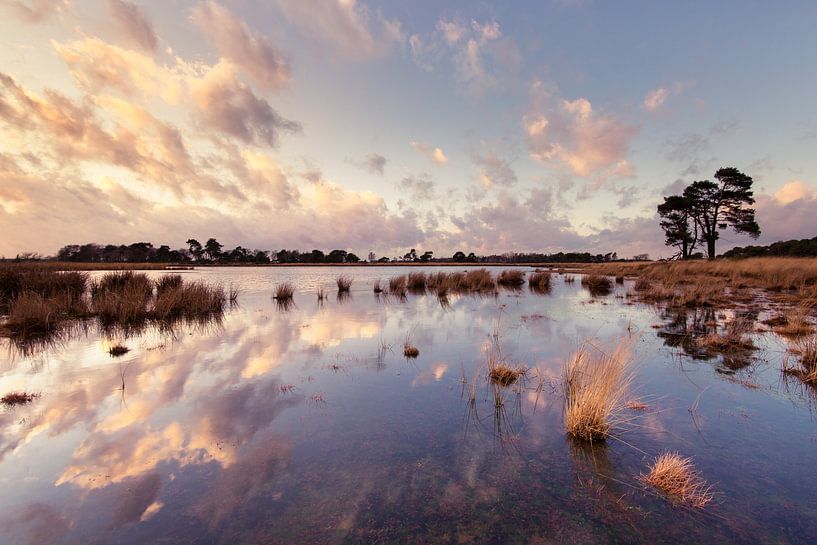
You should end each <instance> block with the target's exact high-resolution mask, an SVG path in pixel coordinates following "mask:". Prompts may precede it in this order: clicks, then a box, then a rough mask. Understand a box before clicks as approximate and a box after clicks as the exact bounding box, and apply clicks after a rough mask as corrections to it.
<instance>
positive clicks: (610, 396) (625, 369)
mask: <svg viewBox="0 0 817 545" xmlns="http://www.w3.org/2000/svg"><path fill="white" fill-rule="evenodd" d="M631 348H632V339H631V338H625V339H622V340H621V341H620V342H619V343H618V345H617V346H616V347H615V349H614V350H613V351H612V352H605V351H602V350H600V349H599V348H597V347H594V346H592V345H590V344H589V343H585V344H584V345H582V346H581V347H579V349H578V350H577V351H576V352H575V353H574V354H573V355H572V357H571V358H570V359H569V360H568V361H567V364H566V365H565V368H564V371H563V385H564V397H565V404H564V423H565V428H566V430H567V433H568V434H569V435H571V436H572V437H575V438H576V439H581V440H584V441H590V442H593V441H604V440H605V439H606V438H607V437H609V436H610V435H611V433H612V431H613V430H614V429H615V428H616V426H617V425H619V424H620V423H623V422H624V421H625V419H624V418H623V416H622V408H623V405H624V399H625V398H626V397H627V392H628V390H629V386H630V384H631V383H632V381H633V377H634V373H633V371H632V370H631V365H632V357H631Z"/></svg>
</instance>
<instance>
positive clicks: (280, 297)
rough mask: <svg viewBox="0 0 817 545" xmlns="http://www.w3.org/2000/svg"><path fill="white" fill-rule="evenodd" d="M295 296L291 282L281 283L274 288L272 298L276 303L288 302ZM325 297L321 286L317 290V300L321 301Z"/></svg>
mask: <svg viewBox="0 0 817 545" xmlns="http://www.w3.org/2000/svg"><path fill="white" fill-rule="evenodd" d="M294 294H295V286H293V285H292V283H291V282H281V283H280V284H278V285H277V286H275V291H274V293H273V295H272V298H273V299H275V300H277V301H288V300H290V299H292V296H293V295H294ZM325 297H326V293H325V291H324V288H323V286H321V287H319V288H318V299H320V300H323V299H324V298H325Z"/></svg>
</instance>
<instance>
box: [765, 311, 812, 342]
mask: <svg viewBox="0 0 817 545" xmlns="http://www.w3.org/2000/svg"><path fill="white" fill-rule="evenodd" d="M808 316H809V307H808V306H806V305H801V306H799V307H798V308H796V309H795V310H794V311H793V312H791V313H790V314H789V315H788V316H787V315H783V314H781V315H779V316H776V317H775V318H774V319H772V320H767V321H766V322H765V323H766V325H770V326H771V327H772V331H774V332H775V333H777V334H778V335H783V336H784V337H795V338H796V337H804V336H806V335H808V334H810V333H811V332H812V331H814V324H812V323H811V322H809V320H808Z"/></svg>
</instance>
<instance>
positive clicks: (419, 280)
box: [406, 272, 426, 293]
mask: <svg viewBox="0 0 817 545" xmlns="http://www.w3.org/2000/svg"><path fill="white" fill-rule="evenodd" d="M406 288H407V289H408V290H409V291H412V292H414V293H423V292H425V290H426V273H424V272H410V273H408V275H407V277H406Z"/></svg>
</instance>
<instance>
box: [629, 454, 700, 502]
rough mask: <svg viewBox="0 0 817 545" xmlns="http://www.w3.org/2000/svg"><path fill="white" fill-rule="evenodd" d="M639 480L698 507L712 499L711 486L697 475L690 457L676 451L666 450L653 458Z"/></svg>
mask: <svg viewBox="0 0 817 545" xmlns="http://www.w3.org/2000/svg"><path fill="white" fill-rule="evenodd" d="M641 480H642V481H643V482H644V483H646V484H648V485H650V486H653V487H655V488H657V489H658V490H660V491H661V492H663V493H664V494H666V495H668V496H670V497H672V498H676V499H677V500H679V501H681V502H682V503H685V504H687V505H691V506H692V507H696V508H698V509H700V508H703V507H705V506H706V505H707V504H708V503H709V502H711V501H712V487H711V486H710V485H709V484H707V482H706V481H705V480H704V479H703V478H701V476H700V475H698V472H697V471H696V469H695V466H694V465H693V463H692V459H691V458H684V457H683V456H681V455H680V454H678V453H677V452H667V453H664V454H661V455H660V456H658V457H657V458H655V460H654V461H653V463H652V465H651V466H650V470H649V472H648V473H647V474H646V475H643V474H642V475H641Z"/></svg>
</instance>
